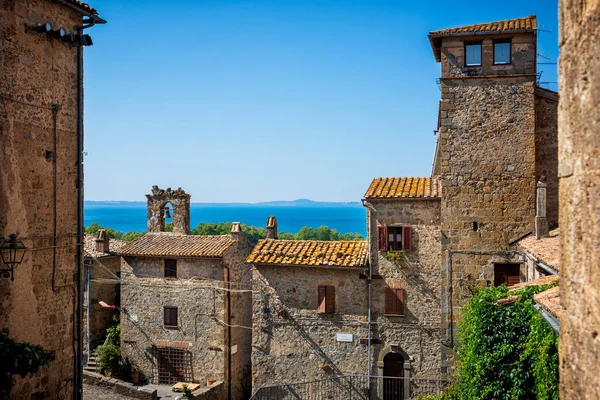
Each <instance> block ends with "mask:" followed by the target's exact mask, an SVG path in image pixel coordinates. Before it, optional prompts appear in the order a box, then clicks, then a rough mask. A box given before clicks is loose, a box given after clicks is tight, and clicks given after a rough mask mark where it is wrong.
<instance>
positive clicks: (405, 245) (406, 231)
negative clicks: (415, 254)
mask: <svg viewBox="0 0 600 400" xmlns="http://www.w3.org/2000/svg"><path fill="white" fill-rule="evenodd" d="M402 250H404V251H412V227H410V226H403V227H402Z"/></svg>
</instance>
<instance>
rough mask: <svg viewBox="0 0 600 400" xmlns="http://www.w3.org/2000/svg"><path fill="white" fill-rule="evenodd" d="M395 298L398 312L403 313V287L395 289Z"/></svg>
mask: <svg viewBox="0 0 600 400" xmlns="http://www.w3.org/2000/svg"><path fill="white" fill-rule="evenodd" d="M395 294H396V300H397V303H396V304H397V309H398V314H401V315H404V305H405V304H406V303H405V301H404V289H396V293H395Z"/></svg>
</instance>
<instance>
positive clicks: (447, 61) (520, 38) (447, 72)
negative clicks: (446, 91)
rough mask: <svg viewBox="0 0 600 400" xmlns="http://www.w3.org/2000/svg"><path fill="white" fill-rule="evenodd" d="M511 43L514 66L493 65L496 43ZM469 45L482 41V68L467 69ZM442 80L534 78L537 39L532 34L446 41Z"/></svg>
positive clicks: (444, 41) (442, 59)
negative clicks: (517, 75)
mask: <svg viewBox="0 0 600 400" xmlns="http://www.w3.org/2000/svg"><path fill="white" fill-rule="evenodd" d="M498 39H510V40H511V41H512V46H511V47H512V48H511V63H510V64H505V65H494V58H493V57H494V46H493V41H494V40H498ZM465 40H467V41H473V40H475V41H478V40H479V41H482V47H481V63H482V65H481V66H478V67H466V66H465V45H464V42H465ZM441 62H442V77H443V78H445V77H470V76H481V75H486V76H487V75H510V74H535V72H536V65H535V63H536V37H535V34H533V33H526V34H518V33H513V34H503V35H493V34H490V35H486V36H485V38H484V37H482V36H477V37H473V36H470V37H462V38H461V37H447V38H444V39H443V40H442V47H441Z"/></svg>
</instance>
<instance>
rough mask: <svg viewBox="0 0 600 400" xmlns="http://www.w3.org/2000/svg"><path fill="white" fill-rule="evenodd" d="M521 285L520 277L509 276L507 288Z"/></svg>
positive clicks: (507, 277)
mask: <svg viewBox="0 0 600 400" xmlns="http://www.w3.org/2000/svg"><path fill="white" fill-rule="evenodd" d="M519 283H521V277H520V276H519V275H507V276H506V286H513V285H517V284H519Z"/></svg>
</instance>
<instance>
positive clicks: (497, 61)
mask: <svg viewBox="0 0 600 400" xmlns="http://www.w3.org/2000/svg"><path fill="white" fill-rule="evenodd" d="M510 51H511V49H510V40H499V41H495V42H494V65H502V64H510Z"/></svg>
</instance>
